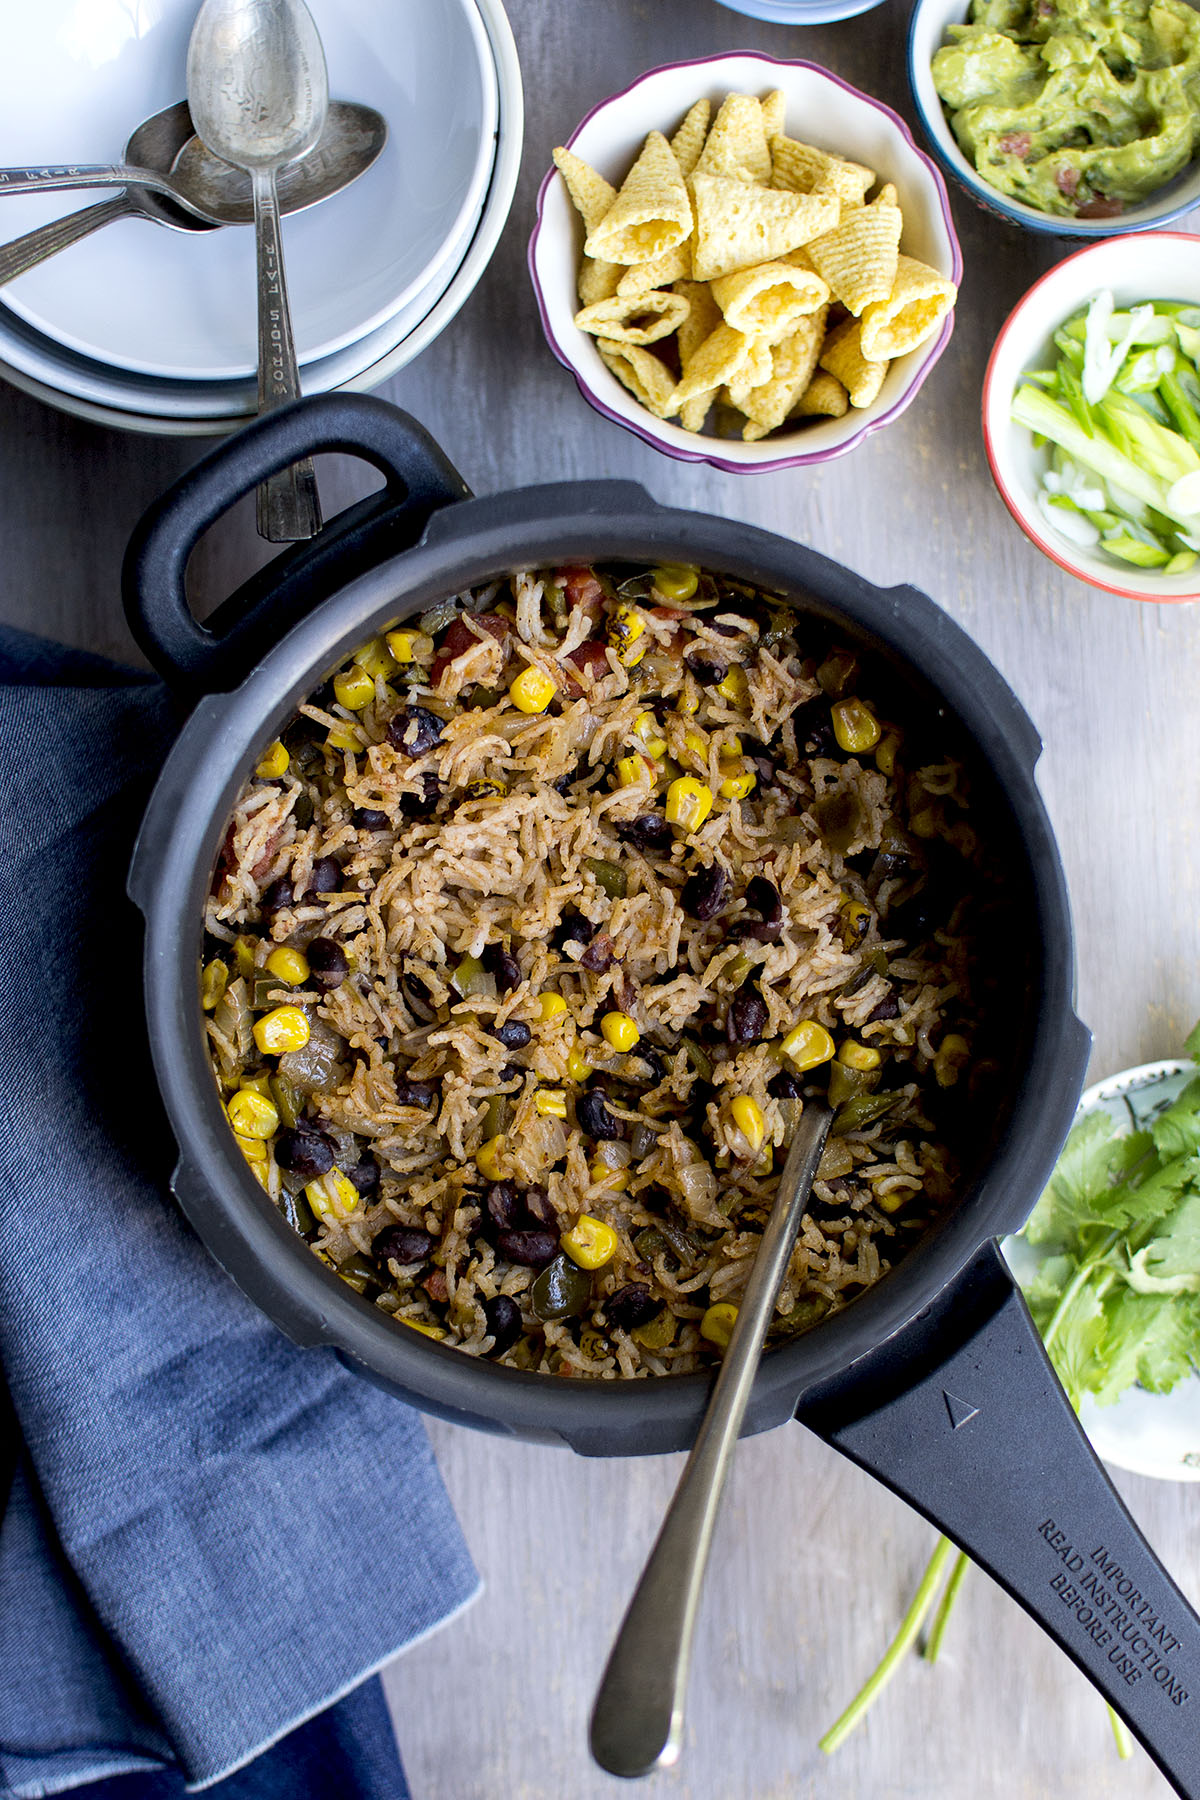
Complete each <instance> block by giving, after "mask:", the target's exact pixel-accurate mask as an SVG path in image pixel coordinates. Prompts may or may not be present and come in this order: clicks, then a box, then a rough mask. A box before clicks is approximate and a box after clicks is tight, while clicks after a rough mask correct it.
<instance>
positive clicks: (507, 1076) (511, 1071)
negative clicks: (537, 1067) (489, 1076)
mask: <svg viewBox="0 0 1200 1800" xmlns="http://www.w3.org/2000/svg"><path fill="white" fill-rule="evenodd" d="M524 1073H525V1071H524V1069H522V1068H521V1067H520V1066H519V1064H517V1063H505V1065H504V1067H503V1068H502V1069H501V1071H500V1079H501V1081H516V1079H517V1077H518V1076H519V1075H524Z"/></svg>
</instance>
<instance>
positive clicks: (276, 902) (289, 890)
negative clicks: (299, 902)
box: [259, 875, 296, 913]
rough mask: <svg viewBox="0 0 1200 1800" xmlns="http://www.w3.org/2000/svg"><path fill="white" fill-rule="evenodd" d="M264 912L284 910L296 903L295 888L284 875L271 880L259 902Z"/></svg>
mask: <svg viewBox="0 0 1200 1800" xmlns="http://www.w3.org/2000/svg"><path fill="white" fill-rule="evenodd" d="M259 904H260V905H261V907H262V909H263V911H264V912H265V913H276V912H284V911H286V909H287V908H288V907H289V906H295V904H296V890H295V888H294V887H293V886H292V884H291V882H290V881H289V880H288V878H287V876H286V875H281V876H280V877H279V880H278V881H273V882H272V883H271V885H270V887H269V888H268V889H267V891H266V893H265V894H264V895H263V897H262V900H261V901H260V902H259Z"/></svg>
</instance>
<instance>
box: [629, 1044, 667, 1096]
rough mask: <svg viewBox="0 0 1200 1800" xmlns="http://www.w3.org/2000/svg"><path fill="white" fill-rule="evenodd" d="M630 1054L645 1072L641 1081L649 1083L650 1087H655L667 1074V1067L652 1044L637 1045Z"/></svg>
mask: <svg viewBox="0 0 1200 1800" xmlns="http://www.w3.org/2000/svg"><path fill="white" fill-rule="evenodd" d="M632 1054H633V1056H634V1059H635V1060H636V1061H637V1062H640V1063H641V1065H642V1068H643V1070H644V1071H645V1073H644V1074H643V1076H642V1080H643V1081H647V1082H649V1084H650V1086H651V1087H657V1086H658V1084H659V1082H660V1081H662V1080H663V1078H664V1077H665V1075H666V1073H667V1065H666V1063H665V1062H664V1061H663V1059H662V1057H661V1056H660V1055H659V1053H658V1051H657V1050H656V1049H655V1048H654V1046H653V1045H652V1044H639V1045H638V1047H637V1049H636V1050H635V1051H633V1053H632Z"/></svg>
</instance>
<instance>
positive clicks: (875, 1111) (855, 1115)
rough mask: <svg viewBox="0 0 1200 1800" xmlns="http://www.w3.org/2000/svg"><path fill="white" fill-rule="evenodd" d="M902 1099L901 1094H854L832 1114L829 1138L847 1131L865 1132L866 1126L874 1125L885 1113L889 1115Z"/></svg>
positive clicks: (839, 1135)
mask: <svg viewBox="0 0 1200 1800" xmlns="http://www.w3.org/2000/svg"><path fill="white" fill-rule="evenodd" d="M903 1098H904V1096H903V1094H855V1095H854V1097H853V1098H852V1099H850V1100H847V1101H846V1104H845V1105H844V1106H841V1107H839V1108H838V1110H837V1112H836V1113H834V1115H833V1124H832V1125H831V1126H830V1127H829V1135H830V1137H841V1136H842V1134H843V1133H844V1132H848V1131H865V1130H866V1129H867V1127H868V1125H874V1123H875V1121H876V1119H882V1118H883V1117H884V1115H885V1114H886V1113H890V1112H891V1110H892V1108H893V1107H894V1106H898V1105H899V1104H900V1102H901V1100H902V1099H903Z"/></svg>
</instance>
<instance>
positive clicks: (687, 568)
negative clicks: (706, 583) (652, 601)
mask: <svg viewBox="0 0 1200 1800" xmlns="http://www.w3.org/2000/svg"><path fill="white" fill-rule="evenodd" d="M650 579H651V581H652V582H653V583H654V585H655V587H656V588H657V589H658V591H659V593H660V594H661V595H662V597H663V599H664V600H666V601H668V602H670V601H672V600H690V599H691V597H692V595H693V594H694V593H695V591H696V589H697V587H698V586H699V585H700V574H699V571H698V570H696V569H693V568H692V567H691V565H690V564H688V563H663V564H662V565H661V567H660V568H657V569H651V571H650Z"/></svg>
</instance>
